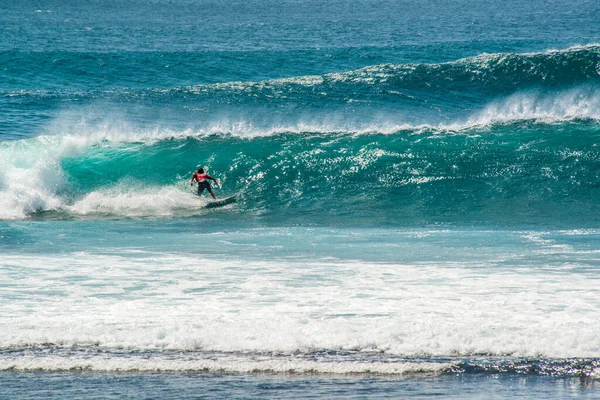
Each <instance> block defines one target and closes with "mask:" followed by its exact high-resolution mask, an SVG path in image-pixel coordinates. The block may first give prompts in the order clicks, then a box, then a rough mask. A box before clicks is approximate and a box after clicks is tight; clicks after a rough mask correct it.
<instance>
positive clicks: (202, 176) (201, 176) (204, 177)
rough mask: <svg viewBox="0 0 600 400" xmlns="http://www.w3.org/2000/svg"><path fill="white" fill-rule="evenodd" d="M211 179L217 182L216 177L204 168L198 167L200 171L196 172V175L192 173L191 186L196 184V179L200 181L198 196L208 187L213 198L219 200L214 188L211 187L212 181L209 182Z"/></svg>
mask: <svg viewBox="0 0 600 400" xmlns="http://www.w3.org/2000/svg"><path fill="white" fill-rule="evenodd" d="M209 180H211V181H213V182H215V183H217V180H216V179H215V178H213V177H212V176H210V175H209V174H207V173H205V172H204V168H198V171H196V172H194V175H192V180H191V181H190V186H194V181H196V182H198V196H201V195H202V192H204V189H207V190H208V193H210V195H211V196H212V197H213V199H215V200H217V196H215V194H214V193H213V191H212V188H211V187H210V183H209V182H208V181H209Z"/></svg>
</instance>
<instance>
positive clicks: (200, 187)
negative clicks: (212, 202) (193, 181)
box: [198, 183, 205, 196]
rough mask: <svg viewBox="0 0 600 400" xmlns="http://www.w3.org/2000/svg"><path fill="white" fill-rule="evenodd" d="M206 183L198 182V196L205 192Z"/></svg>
mask: <svg viewBox="0 0 600 400" xmlns="http://www.w3.org/2000/svg"><path fill="white" fill-rule="evenodd" d="M204 189H205V187H204V185H203V184H202V183H198V196H202V192H204Z"/></svg>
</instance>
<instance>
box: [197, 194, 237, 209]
mask: <svg viewBox="0 0 600 400" xmlns="http://www.w3.org/2000/svg"><path fill="white" fill-rule="evenodd" d="M236 196H237V194H234V195H233V196H229V197H225V198H222V199H217V200H213V201H211V202H210V203H208V204H206V205H205V206H204V207H205V208H216V207H223V206H226V205H227V204H232V203H235V202H236V201H237V200H236Z"/></svg>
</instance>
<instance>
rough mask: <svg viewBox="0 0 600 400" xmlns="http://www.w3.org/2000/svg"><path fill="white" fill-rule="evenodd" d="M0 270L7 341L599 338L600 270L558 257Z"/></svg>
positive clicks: (254, 347) (459, 350) (516, 342)
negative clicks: (556, 262) (504, 262)
mask: <svg viewBox="0 0 600 400" xmlns="http://www.w3.org/2000/svg"><path fill="white" fill-rule="evenodd" d="M528 243H531V242H528ZM546 245H547V244H546V243H540V244H538V243H532V244H530V245H528V246H546ZM564 251H566V250H564ZM531 254H533V256H536V254H538V253H535V252H533V253H531ZM512 257H513V258H515V257H517V258H516V259H518V257H519V256H518V255H512ZM536 257H543V254H542V255H539V256H536ZM588 257H593V255H588ZM15 271H17V272H15ZM74 271H77V272H76V275H75V276H74ZM0 279H1V280H2V281H5V282H8V281H15V282H18V283H19V284H18V285H14V286H8V287H6V288H4V289H3V291H2V293H1V294H0V304H1V306H2V309H3V310H4V312H3V313H2V314H1V315H0V331H1V332H2V335H0V347H5V348H6V347H14V346H17V347H18V346H28V345H32V344H34V345H35V344H44V343H54V344H56V345H59V346H67V347H68V346H72V345H94V346H100V347H101V348H109V349H110V348H126V349H139V350H144V349H148V350H150V349H171V350H198V349H202V350H203V351H218V352H253V353H260V352H287V353H294V352H311V351H314V350H319V349H330V350H340V351H363V352H385V353H386V354H391V355H402V356H422V355H433V356H448V355H463V356H464V355H474V354H486V355H512V356H528V357H537V356H545V357H598V356H599V353H598V348H600V338H599V337H598V335H597V332H598V331H599V330H600V322H599V321H598V319H597V318H596V316H597V313H598V310H600V302H599V300H598V296H597V286H598V282H597V279H595V278H594V277H593V276H590V275H589V274H587V273H577V271H575V270H574V269H572V268H561V267H560V266H559V267H557V266H553V265H548V266H543V265H541V266H537V267H535V268H532V267H531V266H529V264H524V265H523V267H519V266H517V267H511V268H498V267H490V266H489V264H486V263H485V262H480V261H477V262H473V261H462V262H442V261H437V262H431V263H412V264H400V263H384V264H380V263H371V262H352V261H336V260H333V259H332V260H312V261H293V260H292V261H290V260H274V261H253V260H248V259H244V258H243V257H242V258H237V257H233V256H232V257H227V256H219V257H206V256H200V255H198V254H192V255H186V254H171V255H169V254H158V253H144V252H141V253H136V257H135V258H133V257H130V256H126V255H123V256H120V255H113V256H107V255H103V254H94V253H83V252H79V253H73V254H64V255H45V256H43V255H40V256H37V255H22V254H18V255H8V254H4V255H2V256H0ZM285 368H288V367H284V368H283V369H285ZM300 368H313V367H312V366H311V367H300ZM328 368H329V367H328ZM361 368H362V367H361Z"/></svg>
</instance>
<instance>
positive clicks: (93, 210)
mask: <svg viewBox="0 0 600 400" xmlns="http://www.w3.org/2000/svg"><path fill="white" fill-rule="evenodd" d="M202 204H205V203H204V202H203V201H201V200H198V198H196V196H194V195H192V194H191V193H190V192H189V191H184V190H183V189H182V188H181V187H178V186H167V187H143V186H142V184H141V183H140V184H139V185H135V184H131V183H129V184H122V185H116V186H114V187H111V188H109V189H104V190H96V191H93V192H92V193H89V194H87V195H85V196H84V197H83V198H81V199H79V200H77V201H75V202H74V203H73V204H72V205H67V206H64V208H65V209H66V210H68V211H70V212H72V213H73V214H77V215H94V214H109V215H113V216H128V217H141V216H169V215H173V214H174V213H175V212H176V211H178V210H189V209H195V208H197V207H198V205H202Z"/></svg>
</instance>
